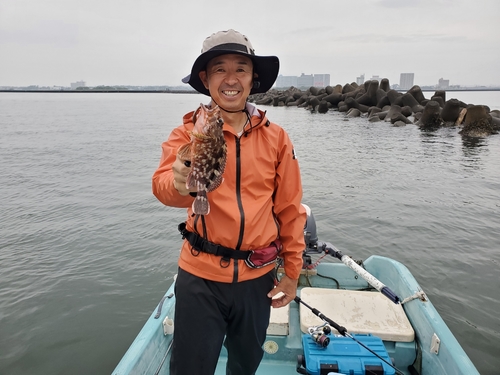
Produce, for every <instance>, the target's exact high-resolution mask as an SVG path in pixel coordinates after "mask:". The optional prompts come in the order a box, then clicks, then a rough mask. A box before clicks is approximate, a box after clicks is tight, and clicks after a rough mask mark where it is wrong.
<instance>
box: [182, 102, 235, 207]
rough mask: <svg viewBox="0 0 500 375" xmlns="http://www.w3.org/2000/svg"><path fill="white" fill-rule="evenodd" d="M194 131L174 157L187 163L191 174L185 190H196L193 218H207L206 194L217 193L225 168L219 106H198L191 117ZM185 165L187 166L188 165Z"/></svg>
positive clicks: (224, 143) (225, 147)
mask: <svg viewBox="0 0 500 375" xmlns="http://www.w3.org/2000/svg"><path fill="white" fill-rule="evenodd" d="M193 123H194V128H193V130H192V131H190V132H189V134H190V136H191V142H189V143H187V144H185V145H183V146H181V147H180V148H179V150H178V151H177V154H178V155H179V156H180V158H181V159H184V160H187V161H188V160H190V161H191V163H190V165H191V171H190V172H189V174H188V176H187V178H186V188H187V189H192V188H196V192H197V194H196V198H195V200H194V202H193V205H192V209H193V212H194V213H195V214H197V215H208V214H209V213H210V203H209V202H208V199H207V193H209V192H211V191H214V190H215V189H217V188H218V187H219V186H220V185H221V184H222V182H223V180H224V178H223V176H222V175H223V173H224V169H225V167H226V154H227V145H226V141H225V139H224V133H223V131H222V127H223V125H224V120H223V119H222V116H221V113H220V108H219V106H217V105H216V106H214V107H213V108H210V107H209V106H206V105H204V104H200V108H199V111H195V114H194V116H193ZM188 164H189V163H188Z"/></svg>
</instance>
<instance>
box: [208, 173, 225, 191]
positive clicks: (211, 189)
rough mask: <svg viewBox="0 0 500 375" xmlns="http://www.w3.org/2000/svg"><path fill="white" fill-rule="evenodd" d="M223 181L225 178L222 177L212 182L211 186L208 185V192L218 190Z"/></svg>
mask: <svg viewBox="0 0 500 375" xmlns="http://www.w3.org/2000/svg"><path fill="white" fill-rule="evenodd" d="M223 181H224V177H222V175H219V176H217V177H216V178H215V179H214V180H213V181H212V182H210V185H208V187H207V192H211V191H214V190H215V189H217V188H218V187H219V186H220V185H221V184H222V182H223Z"/></svg>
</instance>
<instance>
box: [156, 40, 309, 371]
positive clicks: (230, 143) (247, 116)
mask: <svg viewBox="0 0 500 375" xmlns="http://www.w3.org/2000/svg"><path fill="white" fill-rule="evenodd" d="M278 70H279V60H278V58H277V57H275V56H256V55H255V53H254V50H253V47H252V45H251V43H250V41H249V40H248V38H247V37H245V36H244V35H242V34H240V33H239V32H237V31H234V30H228V31H221V32H217V33H215V34H212V35H211V36H210V37H208V38H207V39H206V40H205V41H204V43H203V48H202V53H201V55H200V56H199V57H198V58H197V59H196V61H195V62H194V64H193V67H192V69H191V74H190V75H189V76H187V77H186V78H184V79H183V82H184V83H189V84H190V85H191V86H192V87H193V88H195V89H196V90H197V91H199V92H200V93H202V94H205V95H208V96H210V97H211V102H210V103H209V105H211V106H212V107H213V106H216V105H218V106H219V108H220V110H221V116H222V118H223V120H224V125H223V133H224V139H225V141H226V145H227V158H226V166H225V170H224V173H223V179H224V180H223V182H222V184H221V185H220V186H219V187H218V188H217V189H216V190H214V191H211V192H209V193H208V194H207V199H208V201H209V204H210V212H209V213H208V214H206V215H195V214H194V213H193V211H192V208H191V206H192V203H193V200H194V199H195V198H194V197H195V196H196V189H187V188H186V177H187V175H188V174H189V172H190V167H189V165H190V163H189V160H183V159H182V158H181V157H180V156H178V155H177V150H178V149H179V148H180V147H181V146H183V145H185V144H186V143H189V142H190V134H189V133H188V131H190V130H192V129H193V126H194V125H193V115H194V113H193V112H191V113H188V114H187V115H185V116H184V119H183V125H181V126H180V127H178V128H176V129H174V130H173V131H172V133H171V135H170V137H169V139H168V140H167V141H166V142H165V143H163V145H162V148H163V153H162V157H161V160H160V165H159V167H158V169H157V171H156V172H155V173H154V175H153V193H154V195H155V196H156V197H157V198H158V199H159V200H160V201H161V202H162V203H164V204H165V205H167V206H172V207H183V208H187V213H188V217H187V221H186V223H185V224H181V225H180V226H179V228H180V230H181V233H182V235H183V237H184V238H185V241H184V243H183V245H182V249H181V254H180V258H179V272H178V276H177V280H176V286H175V294H176V310H175V327H176V328H175V331H174V339H173V346H172V354H171V361H170V374H171V375H187V374H189V375H205V374H207V375H208V374H213V373H214V371H215V368H216V365H217V360H218V357H219V353H220V349H221V347H222V344H223V343H224V345H225V347H226V348H227V352H228V361H227V367H226V371H227V372H226V373H227V374H233V375H246V374H248V375H250V374H254V373H255V371H256V370H257V367H258V366H259V363H260V361H261V359H262V356H263V350H262V345H263V343H264V340H265V337H266V329H267V326H268V324H269V316H270V306H272V307H274V308H278V307H283V306H286V305H287V304H288V303H289V302H290V301H292V300H293V298H294V297H295V292H296V287H297V280H298V278H299V274H300V269H301V268H302V251H303V250H304V248H305V243H304V234H303V230H304V224H305V220H306V214H305V211H304V209H303V208H302V206H301V199H302V186H301V180H300V171H299V165H298V161H297V159H296V156H295V152H294V149H293V145H292V143H291V141H290V139H289V137H288V135H287V133H286V132H285V131H284V130H283V129H282V128H281V127H279V126H278V125H276V124H274V123H272V122H270V121H269V120H268V119H267V117H266V115H265V113H264V112H262V111H260V110H258V109H256V108H255V107H254V106H253V105H251V104H249V103H247V98H248V96H249V95H251V94H255V93H260V92H266V91H267V90H269V89H270V88H271V87H272V85H273V83H274V81H275V80H276V78H277V76H278ZM280 242H281V247H280V245H279V243H280ZM272 246H275V249H276V248H278V247H280V248H281V252H280V253H279V257H280V258H282V259H283V262H284V269H285V275H284V276H283V277H282V278H281V280H280V281H279V283H278V284H277V285H276V287H275V271H274V268H275V263H276V262H275V258H276V255H274V256H272V257H271V258H270V259H265V261H264V262H260V265H259V261H261V260H262V259H259V256H264V257H265V256H266V255H265V254H266V251H267V250H268V249H270V248H271V249H272ZM248 250H254V252H255V253H254V254H252V255H251V257H248V256H250V254H251V253H250V252H249V251H248ZM262 254H263V255H262ZM254 255H255V256H256V259H253V257H254ZM249 260H250V261H249ZM252 260H255V262H252ZM279 292H282V293H283V294H282V295H281V297H279V298H275V299H273V300H272V299H271V298H272V297H274V296H275V295H277V294H278V293H279Z"/></svg>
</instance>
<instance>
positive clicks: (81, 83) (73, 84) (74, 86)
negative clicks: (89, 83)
mask: <svg viewBox="0 0 500 375" xmlns="http://www.w3.org/2000/svg"><path fill="white" fill-rule="evenodd" d="M78 87H85V82H84V81H77V82H71V90H76V89H77V88H78Z"/></svg>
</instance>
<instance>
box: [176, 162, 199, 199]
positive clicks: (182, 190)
mask: <svg viewBox="0 0 500 375" xmlns="http://www.w3.org/2000/svg"><path fill="white" fill-rule="evenodd" d="M190 163H191V162H190V161H189V160H183V159H181V158H180V157H179V155H177V157H176V159H175V161H174V163H173V164H172V172H173V174H174V187H175V189H176V190H177V191H178V192H179V194H180V195H182V196H185V195H188V194H189V193H190V192H192V191H196V188H192V189H188V188H186V178H187V176H188V174H189V172H191V167H188V166H186V164H187V165H190Z"/></svg>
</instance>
